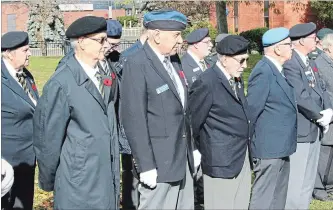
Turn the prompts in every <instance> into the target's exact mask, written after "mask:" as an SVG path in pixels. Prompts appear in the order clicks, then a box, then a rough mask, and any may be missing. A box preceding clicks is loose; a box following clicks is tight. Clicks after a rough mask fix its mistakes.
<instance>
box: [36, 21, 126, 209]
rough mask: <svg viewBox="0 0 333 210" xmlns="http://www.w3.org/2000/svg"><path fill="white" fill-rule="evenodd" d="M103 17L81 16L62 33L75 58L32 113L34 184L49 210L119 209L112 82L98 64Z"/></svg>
mask: <svg viewBox="0 0 333 210" xmlns="http://www.w3.org/2000/svg"><path fill="white" fill-rule="evenodd" d="M106 29H107V24H106V21H105V19H104V18H101V17H95V16H85V17H82V18H79V19H77V20H76V21H74V22H73V23H72V24H71V25H70V26H69V27H68V29H67V31H66V36H67V37H68V38H69V39H70V40H71V42H72V44H73V47H74V54H73V55H72V56H70V57H68V59H67V60H66V61H65V63H64V64H63V65H62V66H61V67H58V70H57V71H56V72H55V73H54V74H53V75H52V77H51V78H50V79H49V81H48V82H47V83H46V84H45V86H44V89H43V95H42V97H41V98H40V100H39V102H38V105H37V107H36V111H35V115H34V129H33V140H34V142H33V144H34V150H35V153H36V157H37V162H38V168H39V186H40V188H41V189H43V190H45V191H54V209H110V210H111V209H118V208H119V189H120V183H119V177H120V175H119V170H120V169H119V142H118V133H117V120H116V112H115V108H114V102H113V98H112V95H111V86H112V83H113V81H112V78H111V77H110V76H108V75H104V74H103V73H101V71H100V69H99V68H98V65H97V63H98V61H100V60H102V59H104V53H105V50H106V49H107V48H108V45H109V43H108V42H107V35H106Z"/></svg>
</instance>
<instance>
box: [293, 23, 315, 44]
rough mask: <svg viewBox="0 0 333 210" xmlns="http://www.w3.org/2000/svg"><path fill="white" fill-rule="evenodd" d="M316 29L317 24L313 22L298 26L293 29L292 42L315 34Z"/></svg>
mask: <svg viewBox="0 0 333 210" xmlns="http://www.w3.org/2000/svg"><path fill="white" fill-rule="evenodd" d="M316 29H317V26H316V24H314V23H312V22H310V23H301V24H297V25H295V26H293V27H291V29H290V34H289V37H290V38H291V39H292V40H295V39H300V38H303V37H306V36H308V35H310V34H312V33H314V32H315V31H316Z"/></svg>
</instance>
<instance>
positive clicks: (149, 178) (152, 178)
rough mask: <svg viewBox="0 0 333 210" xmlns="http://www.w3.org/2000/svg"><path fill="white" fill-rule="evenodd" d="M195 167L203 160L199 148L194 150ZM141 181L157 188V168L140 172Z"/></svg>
mask: <svg viewBox="0 0 333 210" xmlns="http://www.w3.org/2000/svg"><path fill="white" fill-rule="evenodd" d="M193 159H194V167H196V168H197V167H199V165H200V162H201V154H200V152H199V151H198V150H195V151H193ZM140 182H142V183H143V184H145V185H147V186H148V187H150V188H155V187H156V185H157V170H156V168H154V169H152V170H149V171H145V172H142V173H140Z"/></svg>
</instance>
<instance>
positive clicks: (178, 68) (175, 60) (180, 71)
mask: <svg viewBox="0 0 333 210" xmlns="http://www.w3.org/2000/svg"><path fill="white" fill-rule="evenodd" d="M171 63H172V65H173V68H175V70H176V71H177V73H178V75H179V78H180V81H181V82H182V85H183V88H184V109H185V107H186V106H187V96H188V89H187V81H186V77H185V74H184V71H183V69H182V66H181V65H180V59H179V57H178V55H175V56H172V58H171Z"/></svg>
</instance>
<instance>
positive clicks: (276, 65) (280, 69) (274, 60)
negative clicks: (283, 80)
mask: <svg viewBox="0 0 333 210" xmlns="http://www.w3.org/2000/svg"><path fill="white" fill-rule="evenodd" d="M265 56H266V58H268V60H270V61H271V62H272V63H273V64H274V65H275V67H276V68H277V69H278V70H279V72H280V73H281V71H282V69H283V67H282V65H281V64H280V63H279V62H278V61H277V60H276V59H275V58H272V57H270V56H268V55H265Z"/></svg>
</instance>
